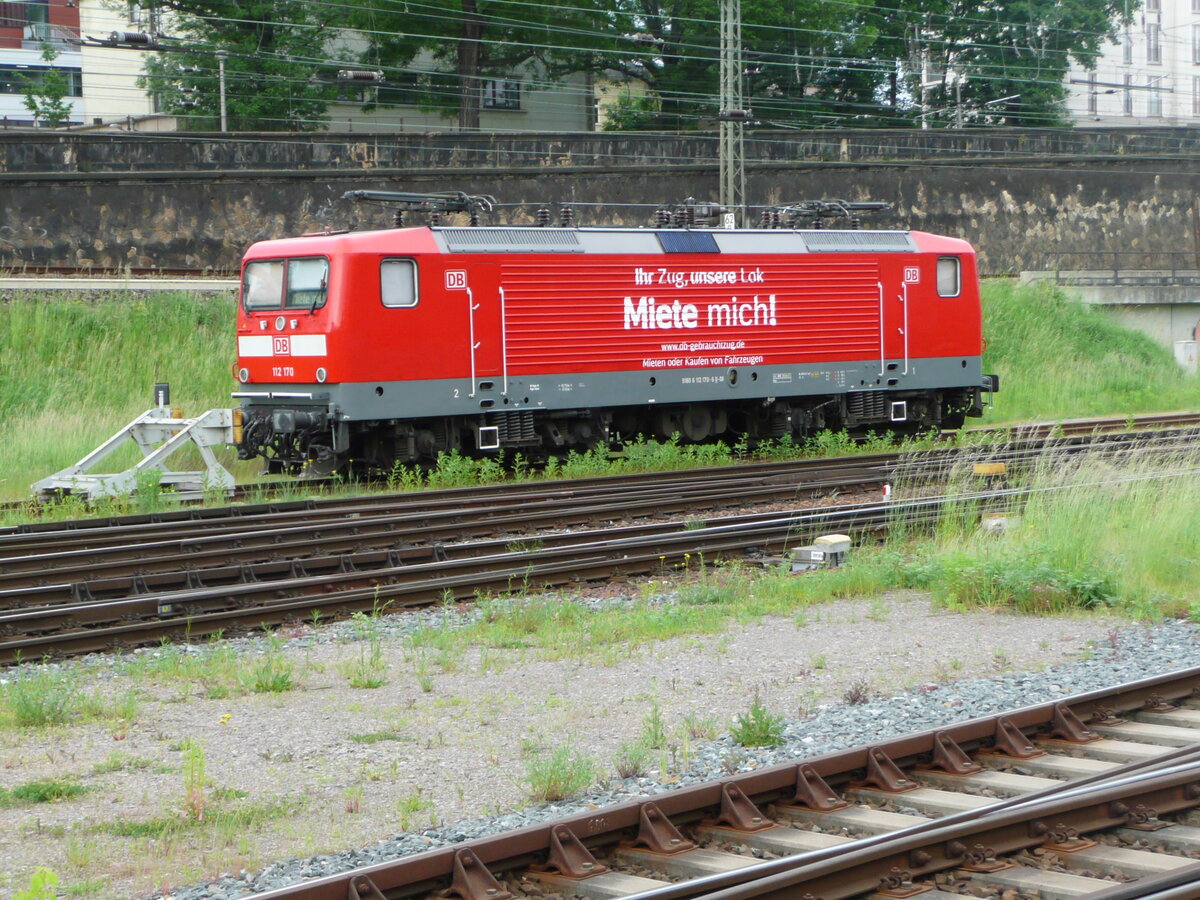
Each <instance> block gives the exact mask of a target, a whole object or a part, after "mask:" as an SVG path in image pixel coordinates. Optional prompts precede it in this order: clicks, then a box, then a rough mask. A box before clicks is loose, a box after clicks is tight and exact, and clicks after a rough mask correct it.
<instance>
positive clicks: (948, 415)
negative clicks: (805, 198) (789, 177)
mask: <svg viewBox="0 0 1200 900" xmlns="http://www.w3.org/2000/svg"><path fill="white" fill-rule="evenodd" d="M818 224H820V222H819V220H818ZM237 331H238V338H237V346H238V361H237V363H236V366H235V371H236V374H237V378H238V380H239V381H240V382H241V389H240V390H239V391H238V392H237V393H235V394H234V396H235V397H239V398H241V400H242V411H243V421H244V427H243V435H242V440H241V442H240V444H239V454H240V455H241V456H242V457H243V458H252V457H255V456H263V457H265V458H266V460H267V465H268V468H269V469H271V470H274V471H290V472H298V471H300V470H301V469H304V468H310V469H311V470H313V471H315V472H327V471H332V470H334V469H337V468H339V467H344V466H346V465H355V466H362V467H381V468H387V467H388V466H390V465H392V464H393V463H394V462H396V461H400V462H406V463H407V462H419V461H423V460H425V461H428V460H433V459H435V458H436V456H437V454H438V453H439V451H451V450H459V451H461V452H463V453H467V454H472V455H479V454H488V453H496V452H499V451H505V450H521V451H523V452H526V453H530V452H536V451H537V450H539V449H541V448H551V449H553V448H563V449H565V448H573V447H574V448H585V447H591V446H595V445H597V444H602V443H606V442H609V441H614V440H618V439H620V438H632V437H634V436H636V435H646V436H658V437H669V436H671V435H673V434H678V435H679V436H680V438H681V439H682V440H685V441H691V442H701V441H708V440H714V439H717V438H721V437H729V436H733V435H746V436H748V437H749V438H750V439H751V440H752V441H753V440H761V439H765V438H779V437H782V436H784V435H793V436H796V437H801V436H804V435H806V434H809V433H811V432H813V431H815V430H818V429H821V428H847V429H850V430H851V431H852V432H853V431H858V432H865V431H867V430H877V431H885V430H888V429H897V430H901V431H915V430H918V429H926V428H931V427H942V428H956V427H959V426H961V425H962V423H963V419H964V416H978V415H980V414H981V413H982V391H991V390H995V389H996V387H997V384H996V379H995V377H994V376H987V375H984V374H983V372H982V368H981V357H980V354H981V349H982V335H981V321H980V304H979V288H978V278H977V275H976V270H975V254H974V251H973V250H972V249H971V246H970V245H969V244H967V243H966V242H965V241H961V240H957V239H954V238H948V237H939V236H937V235H933V234H926V233H923V232H918V231H880V230H863V229H847V230H834V229H823V228H814V229H807V230H801V229H794V228H765V229H753V230H752V229H741V230H725V229H709V228H695V227H661V226H656V227H651V228H584V227H548V226H543V227H538V226H529V227H510V226H502V227H451V226H439V225H433V226H422V227H415V228H395V229H389V230H383V231H364V232H354V233H331V234H316V235H309V236H304V237H297V238H290V239H283V240H270V241H263V242H260V243H257V244H255V245H254V246H252V247H251V248H250V249H249V251H248V252H247V253H246V256H245V260H244V261H243V267H242V288H241V296H240V303H239V310H238V323H237Z"/></svg>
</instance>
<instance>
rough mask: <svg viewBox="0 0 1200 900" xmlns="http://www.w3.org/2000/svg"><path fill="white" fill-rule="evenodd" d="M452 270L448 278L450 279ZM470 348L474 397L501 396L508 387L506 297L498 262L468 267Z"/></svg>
mask: <svg viewBox="0 0 1200 900" xmlns="http://www.w3.org/2000/svg"><path fill="white" fill-rule="evenodd" d="M449 274H450V273H449V272H447V277H448V278H449ZM465 288H466V289H465V290H464V292H463V293H464V294H465V295H466V296H465V298H464V300H463V301H462V302H464V303H465V304H467V335H466V338H467V350H468V353H469V355H470V366H471V391H470V394H469V396H471V397H487V396H488V395H491V396H493V397H495V396H500V395H501V394H502V393H503V391H504V390H506V389H507V386H506V385H504V384H503V383H502V382H503V379H504V375H505V370H506V366H505V346H504V345H505V341H504V337H505V335H504V314H503V298H502V296H501V288H500V270H499V266H497V265H496V264H495V263H485V262H480V263H472V264H470V265H469V266H468V267H467V270H466V284H465Z"/></svg>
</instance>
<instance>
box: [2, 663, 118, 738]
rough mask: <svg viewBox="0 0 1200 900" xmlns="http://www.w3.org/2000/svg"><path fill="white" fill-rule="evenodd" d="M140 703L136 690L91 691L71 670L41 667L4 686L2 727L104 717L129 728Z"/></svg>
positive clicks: (43, 724)
mask: <svg viewBox="0 0 1200 900" xmlns="http://www.w3.org/2000/svg"><path fill="white" fill-rule="evenodd" d="M138 706H139V698H138V694H137V692H136V691H134V690H129V691H126V692H125V693H123V694H119V695H116V696H110V695H107V694H104V693H102V692H100V691H94V692H91V693H87V692H84V691H83V690H81V689H80V687H79V679H78V677H77V676H76V675H75V674H74V673H73V672H71V671H70V670H61V671H56V670H54V669H49V668H40V667H39V668H36V669H32V670H29V671H27V672H24V673H22V675H21V677H19V678H14V679H12V681H10V682H9V684H8V685H6V686H5V687H4V688H2V689H0V727H3V726H10V727H12V726H15V727H17V728H49V727H53V726H57V725H67V724H69V723H74V722H86V721H92V720H96V719H102V720H108V721H109V722H110V723H111V724H112V725H113V727H114V729H118V730H120V729H127V728H128V726H129V723H130V722H132V721H133V720H134V719H135V718H137V714H138Z"/></svg>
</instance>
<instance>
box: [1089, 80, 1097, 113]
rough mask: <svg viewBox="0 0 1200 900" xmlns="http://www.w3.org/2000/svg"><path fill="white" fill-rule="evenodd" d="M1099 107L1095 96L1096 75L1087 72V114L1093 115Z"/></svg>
mask: <svg viewBox="0 0 1200 900" xmlns="http://www.w3.org/2000/svg"><path fill="white" fill-rule="evenodd" d="M1099 105H1100V98H1099V96H1098V95H1097V94H1096V73H1095V72H1088V112H1090V113H1092V114H1093V115H1095V114H1096V111H1097V109H1098V107H1099Z"/></svg>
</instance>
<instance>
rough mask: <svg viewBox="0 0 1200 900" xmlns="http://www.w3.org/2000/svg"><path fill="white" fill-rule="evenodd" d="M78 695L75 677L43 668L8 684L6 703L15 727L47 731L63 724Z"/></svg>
mask: <svg viewBox="0 0 1200 900" xmlns="http://www.w3.org/2000/svg"><path fill="white" fill-rule="evenodd" d="M77 696H78V695H77V687H76V683H75V678H74V677H73V676H72V675H70V674H69V673H67V672H54V671H52V670H50V669H42V670H39V671H37V672H36V673H34V674H32V675H29V676H26V677H24V678H19V679H16V680H14V681H13V682H12V683H11V684H9V686H8V689H7V691H6V692H5V701H6V703H7V706H8V709H9V711H10V713H11V715H12V719H13V723H14V724H15V725H18V726H25V727H32V728H45V727H46V726H49V725H62V724H64V723H65V722H66V721H67V720H68V719H69V718H70V717H71V712H72V710H71V707H72V704H73V702H74V701H75V700H76V699H77Z"/></svg>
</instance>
